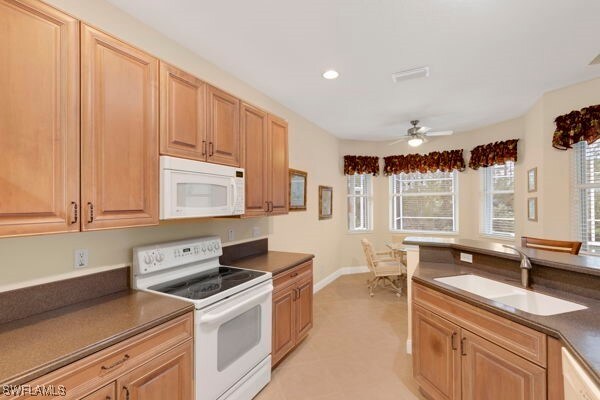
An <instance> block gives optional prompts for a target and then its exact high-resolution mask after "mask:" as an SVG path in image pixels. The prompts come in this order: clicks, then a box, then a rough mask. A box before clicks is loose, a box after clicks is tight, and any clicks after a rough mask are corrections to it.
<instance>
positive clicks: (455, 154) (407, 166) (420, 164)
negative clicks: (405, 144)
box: [383, 149, 465, 175]
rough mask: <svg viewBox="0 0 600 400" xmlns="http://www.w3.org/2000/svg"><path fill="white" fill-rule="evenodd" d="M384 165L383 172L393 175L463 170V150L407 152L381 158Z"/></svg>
mask: <svg viewBox="0 0 600 400" xmlns="http://www.w3.org/2000/svg"><path fill="white" fill-rule="evenodd" d="M383 159H384V161H385V166H384V167H383V173H384V174H385V175H393V174H399V173H402V172H404V173H406V174H410V173H413V172H420V173H426V172H436V171H442V172H450V171H453V170H455V169H456V170H459V171H464V169H465V159H464V158H463V151H462V149H460V150H449V151H441V152H440V151H434V152H431V153H429V154H407V155H401V156H389V157H384V158H383Z"/></svg>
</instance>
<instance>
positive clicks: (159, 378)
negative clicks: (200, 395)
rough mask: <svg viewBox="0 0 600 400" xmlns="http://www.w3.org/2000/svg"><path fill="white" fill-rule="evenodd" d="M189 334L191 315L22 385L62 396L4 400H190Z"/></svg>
mask: <svg viewBox="0 0 600 400" xmlns="http://www.w3.org/2000/svg"><path fill="white" fill-rule="evenodd" d="M193 331H194V320H193V313H191V312H190V313H188V314H186V315H183V316H180V317H177V318H175V319H172V320H170V321H167V322H165V323H163V324H162V325H159V326H157V327H155V328H152V329H150V330H148V331H146V332H143V333H140V334H138V335H136V336H134V337H132V338H129V339H126V340H124V341H123V342H120V343H117V344H115V345H113V346H110V347H108V348H106V349H104V350H101V351H98V352H97V353H94V354H92V355H90V356H88V357H85V358H83V359H81V360H78V361H75V362H74V363H72V364H69V365H66V366H64V367H62V368H60V369H58V370H55V371H53V372H50V373H48V374H47V375H44V376H41V377H40V378H37V379H35V380H34V381H31V382H28V383H27V384H28V385H30V386H32V387H36V386H44V387H55V388H58V387H61V388H63V389H64V391H65V393H63V394H64V396H63V395H61V396H58V397H52V396H39V395H38V396H35V395H32V396H28V395H22V396H15V397H9V398H8V399H19V400H25V399H27V400H37V399H51V398H53V399H64V400H155V399H157V400H158V399H160V400H164V399H173V400H193V398H194V375H193V374H194V364H193V362H194V348H193V343H194V341H193V335H194V332H193ZM0 398H2V399H4V398H5V397H2V396H1V395H0Z"/></svg>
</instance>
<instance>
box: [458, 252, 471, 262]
mask: <svg viewBox="0 0 600 400" xmlns="http://www.w3.org/2000/svg"><path fill="white" fill-rule="evenodd" d="M460 261H464V262H468V263H471V264H473V254H469V253H460Z"/></svg>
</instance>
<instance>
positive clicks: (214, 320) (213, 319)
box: [199, 285, 273, 325]
mask: <svg viewBox="0 0 600 400" xmlns="http://www.w3.org/2000/svg"><path fill="white" fill-rule="evenodd" d="M272 292H273V286H272V285H269V286H268V287H267V288H266V289H263V290H262V291H261V292H260V293H258V294H257V295H255V296H252V297H250V298H249V299H246V300H244V301H242V302H241V303H239V304H237V305H236V306H235V307H232V308H228V309H227V310H225V311H221V312H219V313H214V314H211V313H207V314H205V315H203V316H201V317H200V318H199V320H200V323H201V324H207V325H208V324H210V325H213V324H220V323H221V322H225V321H226V320H227V319H228V318H229V317H230V316H231V315H233V314H236V313H238V312H240V310H243V309H244V308H247V307H248V305H252V304H254V303H256V302H257V301H258V300H262V299H263V298H264V297H267V296H268V295H270V294H271V293H272ZM250 308H252V307H250Z"/></svg>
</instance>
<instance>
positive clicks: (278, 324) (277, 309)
mask: <svg viewBox="0 0 600 400" xmlns="http://www.w3.org/2000/svg"><path fill="white" fill-rule="evenodd" d="M295 289H296V286H293V285H292V286H288V287H287V288H285V289H283V290H281V291H280V292H278V293H275V294H273V346H272V349H271V358H272V360H271V363H272V364H273V365H275V364H277V363H278V362H279V361H280V360H281V359H282V358H283V357H284V356H285V355H286V354H287V353H288V352H289V351H290V350H291V349H293V348H294V346H295V345H296V302H295V300H294V299H295V296H296V291H295Z"/></svg>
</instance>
